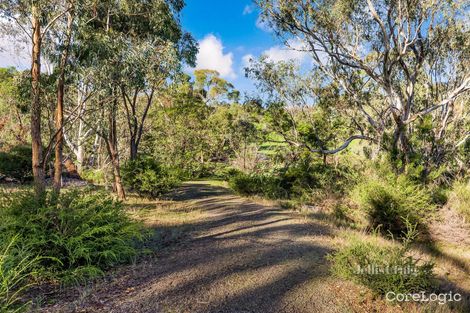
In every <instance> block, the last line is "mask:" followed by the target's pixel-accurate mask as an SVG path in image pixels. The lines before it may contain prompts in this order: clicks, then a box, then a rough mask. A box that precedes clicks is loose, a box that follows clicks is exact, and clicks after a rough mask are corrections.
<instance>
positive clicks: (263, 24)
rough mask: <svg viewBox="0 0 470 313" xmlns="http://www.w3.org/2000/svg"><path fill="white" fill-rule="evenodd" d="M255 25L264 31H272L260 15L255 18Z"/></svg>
mask: <svg viewBox="0 0 470 313" xmlns="http://www.w3.org/2000/svg"><path fill="white" fill-rule="evenodd" d="M256 27H257V28H259V29H261V30H262V31H264V32H267V33H272V32H273V29H272V28H271V27H269V24H268V22H266V21H265V20H263V18H262V17H261V15H260V16H258V18H257V19H256Z"/></svg>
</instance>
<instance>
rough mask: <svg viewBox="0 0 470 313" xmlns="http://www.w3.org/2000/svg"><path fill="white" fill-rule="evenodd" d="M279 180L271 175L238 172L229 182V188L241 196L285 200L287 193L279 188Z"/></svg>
mask: <svg viewBox="0 0 470 313" xmlns="http://www.w3.org/2000/svg"><path fill="white" fill-rule="evenodd" d="M280 183H281V180H280V179H279V178H278V177H276V176H272V175H259V174H246V173H242V172H239V173H237V174H235V175H233V176H232V177H231V178H230V180H229V185H230V187H231V188H232V189H233V190H235V192H238V193H240V194H242V195H248V196H249V195H258V196H263V197H266V198H269V199H285V198H287V197H288V191H287V190H285V189H284V188H282V187H281V185H280Z"/></svg>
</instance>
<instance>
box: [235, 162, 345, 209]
mask: <svg viewBox="0 0 470 313" xmlns="http://www.w3.org/2000/svg"><path fill="white" fill-rule="evenodd" d="M353 176H354V175H353V171H352V170H351V168H349V167H348V166H336V167H334V166H332V165H329V164H324V163H322V162H320V161H317V160H314V159H312V158H310V157H308V156H307V157H304V158H301V159H300V160H298V161H297V162H295V163H293V164H292V165H290V166H288V167H285V168H281V169H279V170H276V171H274V172H273V173H270V174H263V175H260V174H255V173H252V174H245V173H242V172H239V173H237V174H235V175H232V177H231V178H230V180H229V181H230V186H231V187H232V188H233V189H234V190H235V191H236V192H239V193H241V194H245V195H260V196H264V197H267V198H271V199H301V200H302V201H304V202H305V201H307V202H308V201H312V200H316V199H314V197H315V196H316V195H318V194H319V193H328V192H329V193H338V194H340V193H342V192H344V191H345V189H346V188H347V187H348V186H349V185H350V184H351V181H352V180H353V179H352V177H353Z"/></svg>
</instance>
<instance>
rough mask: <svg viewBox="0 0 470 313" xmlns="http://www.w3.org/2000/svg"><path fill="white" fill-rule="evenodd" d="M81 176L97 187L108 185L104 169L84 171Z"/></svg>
mask: <svg viewBox="0 0 470 313" xmlns="http://www.w3.org/2000/svg"><path fill="white" fill-rule="evenodd" d="M80 176H81V177H82V178H83V179H84V180H86V181H88V182H90V183H93V184H95V185H101V184H104V183H106V180H107V179H106V171H105V170H103V169H84V170H82V171H81V172H80Z"/></svg>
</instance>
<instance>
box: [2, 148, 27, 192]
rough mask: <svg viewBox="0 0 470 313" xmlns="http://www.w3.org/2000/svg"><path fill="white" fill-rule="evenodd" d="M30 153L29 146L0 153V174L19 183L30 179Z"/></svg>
mask: <svg viewBox="0 0 470 313" xmlns="http://www.w3.org/2000/svg"><path fill="white" fill-rule="evenodd" d="M31 157H32V152H31V147H30V146H15V147H13V148H12V149H11V150H10V151H9V152H0V174H3V175H6V176H8V177H11V178H14V179H16V180H18V181H20V182H22V183H23V182H25V181H27V180H30V179H31V177H32V162H31Z"/></svg>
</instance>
